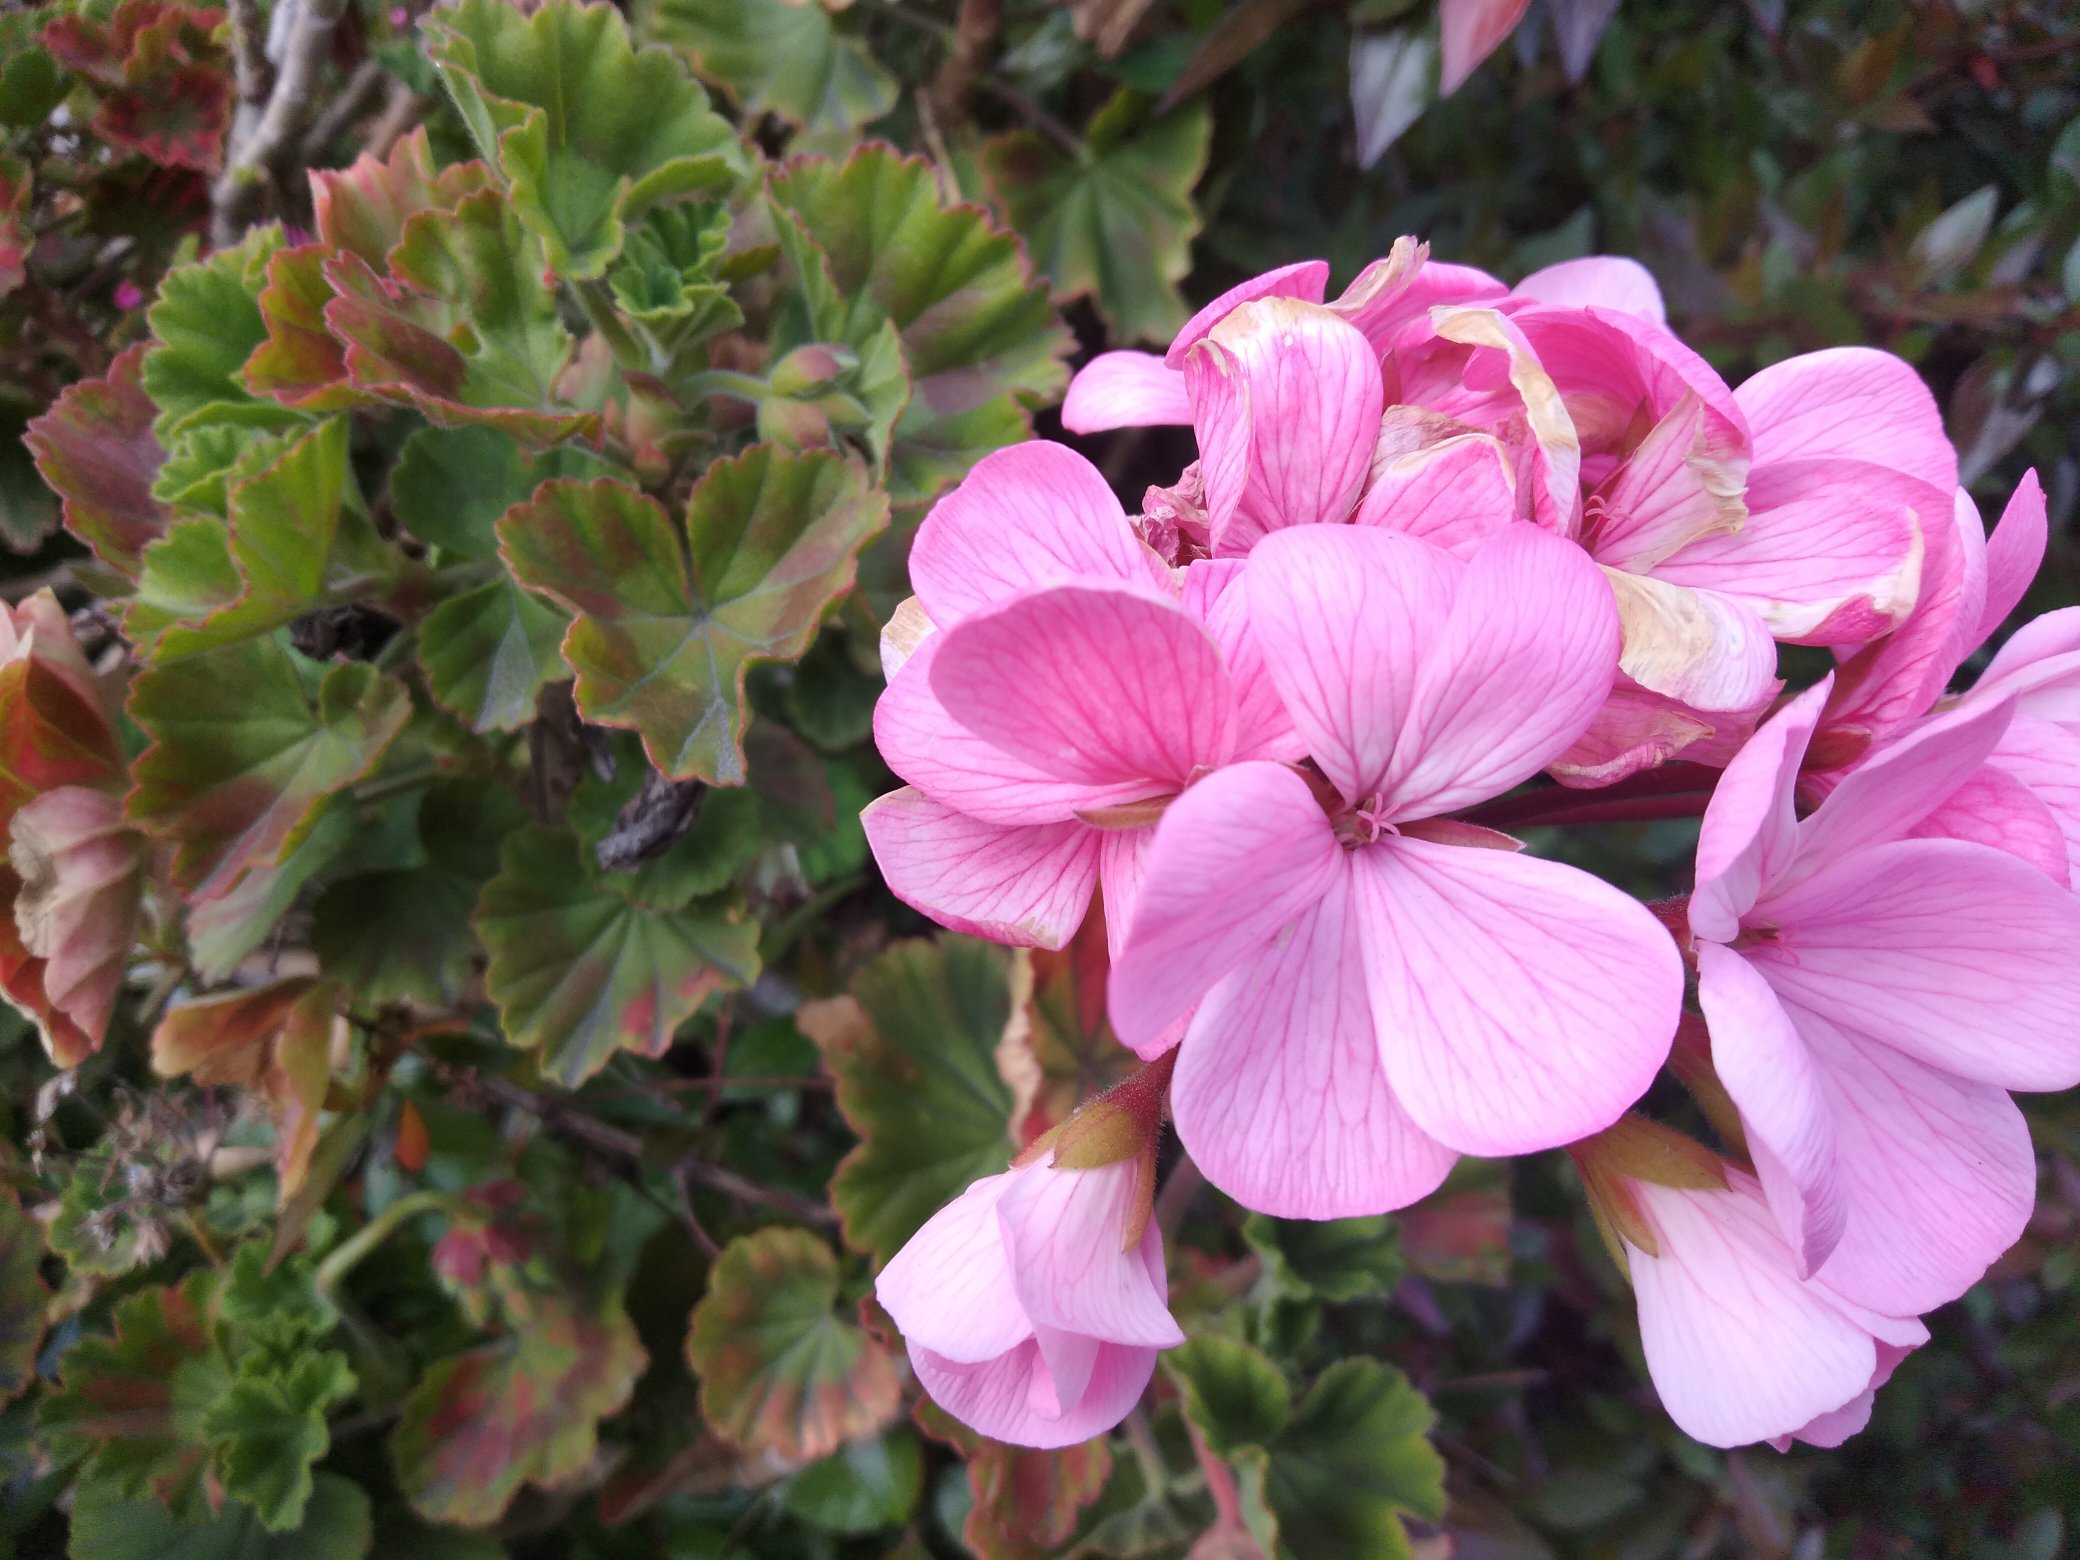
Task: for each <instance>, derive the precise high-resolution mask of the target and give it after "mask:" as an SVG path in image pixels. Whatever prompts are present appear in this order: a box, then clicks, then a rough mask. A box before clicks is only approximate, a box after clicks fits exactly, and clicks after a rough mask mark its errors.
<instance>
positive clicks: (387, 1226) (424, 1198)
mask: <svg viewBox="0 0 2080 1560" xmlns="http://www.w3.org/2000/svg"><path fill="white" fill-rule="evenodd" d="M422 1213H445V1214H447V1215H448V1216H449V1217H450V1218H453V1219H457V1220H472V1221H473V1220H475V1219H476V1218H477V1217H478V1216H479V1215H478V1211H477V1210H476V1209H474V1208H472V1207H471V1206H470V1205H469V1204H468V1203H465V1202H463V1201H461V1200H460V1199H459V1198H455V1197H451V1196H450V1195H449V1194H448V1193H446V1192H437V1191H434V1190H433V1189H432V1188H430V1187H426V1188H421V1189H420V1190H419V1191H416V1192H407V1193H405V1194H404V1196H402V1197H400V1198H398V1199H397V1201H396V1202H394V1203H392V1204H391V1205H390V1206H389V1207H387V1208H385V1209H384V1210H383V1211H382V1212H381V1213H379V1214H377V1215H376V1216H375V1217H374V1218H373V1219H370V1220H369V1221H368V1223H366V1224H364V1225H362V1226H361V1228H360V1229H358V1230H356V1231H355V1232H354V1233H353V1234H352V1235H350V1236H348V1237H347V1239H345V1240H344V1241H342V1242H340V1244H339V1245H337V1246H335V1247H333V1248H332V1250H331V1251H330V1252H329V1253H327V1254H326V1257H325V1259H324V1260H323V1261H322V1262H320V1263H319V1264H318V1271H317V1273H316V1275H315V1276H314V1279H313V1282H315V1284H316V1285H317V1289H318V1293H319V1294H321V1295H325V1296H327V1297H328V1298H329V1297H330V1296H331V1294H332V1292H333V1291H334V1290H335V1289H337V1288H339V1285H340V1281H341V1280H342V1279H344V1278H345V1277H346V1276H347V1274H348V1273H349V1272H351V1271H352V1270H353V1268H354V1265H355V1264H356V1263H357V1262H359V1261H360V1260H361V1259H362V1258H363V1257H365V1256H367V1255H368V1254H369V1253H370V1252H371V1251H373V1250H375V1249H376V1247H378V1246H380V1245H381V1244H382V1243H383V1242H384V1241H386V1240H388V1239H389V1238H390V1237H391V1236H392V1235H394V1234H395V1233H397V1230H398V1227H399V1226H400V1225H402V1224H404V1223H406V1222H407V1221H408V1220H411V1219H416V1218H418V1217H419V1215H421V1214H422Z"/></svg>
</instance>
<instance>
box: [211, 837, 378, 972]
mask: <svg viewBox="0 0 2080 1560" xmlns="http://www.w3.org/2000/svg"><path fill="white" fill-rule="evenodd" d="M353 838H354V807H353V804H352V803H351V802H349V801H347V800H346V799H345V798H343V797H340V796H336V795H335V796H333V797H331V798H329V799H328V800H327V801H326V802H325V803H324V804H323V805H321V806H320V807H319V809H318V815H317V817H316V818H315V819H313V820H312V822H311V826H310V828H309V830H308V831H306V832H305V834H304V836H303V838H302V839H300V840H298V841H297V842H296V843H295V844H294V845H293V846H291V847H290V848H289V850H288V852H287V853H286V854H284V856H283V857H282V859H281V861H280V862H279V863H278V864H277V865H275V866H271V867H253V868H250V869H249V870H248V871H247V872H246V874H245V876H244V877H242V878H240V879H239V880H238V883H237V885H236V886H235V887H233V888H232V890H231V892H229V893H228V894H225V895H223V896H222V897H220V898H217V899H212V900H210V901H208V902H207V903H205V904H200V905H194V906H191V907H190V908H189V910H188V953H189V956H190V958H191V959H192V960H193V962H194V965H195V973H196V974H197V975H199V976H201V977H202V980H203V982H204V983H205V984H206V985H215V984H217V983H218V982H220V981H223V980H225V979H227V978H229V976H230V974H231V972H232V971H233V970H235V969H237V968H238V966H239V965H240V964H241V963H242V962H243V961H244V960H245V957H246V955H247V954H249V953H251V952H252V951H253V950H254V949H255V948H257V947H259V946H260V944H261V943H262V942H264V941H266V939H267V935H268V933H270V932H272V931H273V930H274V929H275V927H276V926H278V925H280V924H281V919H282V917H283V916H285V915H287V914H288V913H289V908H290V906H292V905H294V904H295V903H296V900H297V897H298V896H299V895H300V894H301V893H302V892H303V890H304V887H305V885H306V884H308V883H309V882H310V881H311V880H312V879H313V878H315V877H317V876H318V875H319V874H320V873H322V872H323V871H324V870H325V869H326V868H327V867H329V866H331V865H332V864H333V862H335V861H336V860H338V859H339V856H340V853H341V852H342V851H344V850H345V849H346V848H347V846H348V845H349V844H350V843H351V842H352V841H353Z"/></svg>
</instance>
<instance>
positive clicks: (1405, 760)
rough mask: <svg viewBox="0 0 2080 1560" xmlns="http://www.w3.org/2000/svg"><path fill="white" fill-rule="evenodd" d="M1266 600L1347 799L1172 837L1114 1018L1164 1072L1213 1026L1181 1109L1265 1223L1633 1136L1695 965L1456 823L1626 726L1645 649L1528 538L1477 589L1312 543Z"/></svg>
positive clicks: (1284, 556) (1207, 787)
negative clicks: (1610, 698) (1624, 645)
mask: <svg viewBox="0 0 2080 1560" xmlns="http://www.w3.org/2000/svg"><path fill="white" fill-rule="evenodd" d="M1243 586H1244V590H1245V592H1246V595H1247V598H1248V607H1249V617H1250V623H1251V627H1252V629H1253V630H1254V632H1255V634H1256V636H1257V642H1258V643H1259V645H1261V646H1262V648H1263V652H1264V655H1265V658H1266V661H1267V663H1268V665H1269V668H1270V673H1271V677H1272V680H1273V681H1274V682H1275V683H1276V684H1277V686H1278V690H1279V692H1280V694H1281V695H1282V696H1283V698H1284V701H1285V705H1286V708H1287V710H1288V712H1289V713H1290V714H1291V716H1292V719H1293V723H1294V725H1295V726H1296V727H1297V728H1298V731H1299V733H1300V735H1301V737H1302V738H1303V740H1304V741H1305V743H1306V747H1307V751H1308V752H1309V753H1310V754H1311V755H1312V757H1313V759H1314V762H1315V764H1316V765H1317V766H1318V769H1319V773H1320V778H1319V779H1318V780H1315V779H1310V778H1309V777H1308V776H1307V775H1305V774H1303V773H1302V772H1300V771H1298V770H1296V769H1295V768H1292V767H1290V766H1287V765H1283V764H1277V763H1271V762H1264V761H1253V762H1238V763H1233V764H1230V765H1228V766H1226V767H1224V768H1222V769H1220V770H1218V771H1216V772H1214V773H1212V774H1210V775H1207V776H1206V777H1204V778H1202V779H1200V780H1198V781H1197V782H1196V783H1195V784H1193V785H1192V786H1191V787H1190V788H1189V789H1188V790H1186V791H1185V792H1184V794H1183V795H1182V796H1180V797H1179V798H1178V799H1177V800H1176V801H1174V802H1172V803H1171V804H1170V806H1169V808H1168V809H1167V811H1165V813H1164V815H1163V817H1162V820H1161V822H1160V823H1159V824H1158V825H1157V826H1156V829H1155V834H1154V842H1153V844H1152V845H1151V846H1150V847H1149V849H1148V851H1147V855H1146V860H1145V876H1144V878H1143V881H1142V883H1141V888H1140V897H1139V899H1138V901H1137V904H1136V908H1135V912H1134V916H1133V920H1132V923H1131V925H1130V927H1129V929H1128V931H1127V935H1126V938H1125V941H1124V945H1123V947H1122V948H1121V950H1120V952H1119V954H1118V956H1117V958H1116V960H1115V963H1114V967H1113V972H1112V982H1111V988H1110V1010H1111V1016H1112V1020H1113V1024H1114V1027H1115V1029H1116V1031H1117V1032H1118V1034H1119V1036H1120V1038H1121V1039H1123V1040H1124V1041H1126V1042H1127V1043H1128V1044H1130V1045H1133V1046H1136V1047H1137V1048H1140V1049H1142V1050H1143V1052H1144V1054H1147V1052H1148V1051H1149V1050H1151V1049H1154V1048H1157V1047H1160V1046H1161V1045H1162V1044H1163V1043H1164V1042H1165V1041H1166V1039H1167V1037H1168V1035H1169V1033H1170V1032H1171V1026H1172V1025H1173V1024H1174V1023H1175V1022H1176V1021H1177V1020H1178V1019H1179V1018H1180V1017H1181V1016H1182V1015H1183V1014H1185V1013H1186V1012H1187V1011H1189V1010H1191V1009H1192V1007H1193V1005H1194V1004H1195V1003H1196V1004H1198V1006H1197V1011H1196V1013H1195V1014H1194V1016H1193V1017H1192V1019H1191V1022H1190V1027H1189V1030H1188V1032H1187V1033H1186V1034H1185V1037H1184V1039H1183V1042H1182V1047H1183V1048H1182V1050H1181V1051H1180V1052H1179V1053H1178V1061H1177V1071H1176V1074H1175V1076H1174V1079H1173V1081H1172V1086H1171V1108H1172V1110H1173V1112H1174V1114H1175V1118H1176V1122H1177V1128H1178V1131H1179V1133H1180V1135H1181V1136H1182V1137H1183V1139H1184V1141H1185V1145H1186V1147H1187V1148H1189V1149H1190V1150H1191V1152H1192V1154H1193V1157H1194V1158H1195V1159H1196V1160H1197V1162H1198V1163H1199V1165H1200V1167H1201V1168H1202V1169H1203V1170H1204V1171H1205V1172H1206V1174H1207V1176H1208V1178H1209V1179H1211V1180H1212V1181H1213V1182H1214V1183H1215V1184H1216V1185H1218V1186H1220V1187H1221V1188H1222V1189H1224V1190H1226V1191H1228V1192H1229V1193H1230V1194H1231V1195H1233V1196H1235V1197H1237V1198H1238V1199H1240V1200H1241V1201H1243V1202H1244V1203H1246V1204H1247V1205H1248V1206H1250V1207H1252V1208H1257V1209H1260V1210H1263V1211H1266V1212H1270V1213H1276V1214H1281V1215H1287V1216H1295V1217H1303V1218H1330V1217H1336V1216H1340V1215H1345V1214H1356V1213H1367V1212H1377V1211H1381V1210H1384V1209H1389V1208H1395V1207H1400V1206H1403V1205H1405V1204H1407V1203H1409V1202H1412V1201H1414V1200H1415V1199H1417V1198H1419V1197H1421V1196H1423V1195H1424V1194H1425V1193H1427V1192H1429V1191H1430V1190H1431V1189H1433V1188H1434V1187H1435V1186H1436V1185H1437V1184H1438V1182H1439V1181H1441V1180H1442V1179H1443V1177H1444V1174H1445V1172H1446V1171H1447V1170H1448V1169H1449V1168H1450V1166H1451V1163H1452V1161H1453V1158H1454V1157H1455V1156H1456V1155H1457V1154H1458V1153H1462V1152H1463V1153H1477V1154H1507V1153H1518V1152H1525V1151H1528V1150H1531V1149H1536V1148H1542V1147H1548V1146H1551V1145H1554V1144H1557V1143H1562V1142H1567V1141H1570V1140H1572V1139H1574V1138H1578V1137H1581V1136H1583V1135H1584V1134H1585V1133H1588V1132H1592V1131H1595V1130H1597V1129H1599V1128H1601V1127H1603V1126H1606V1125H1608V1124H1609V1123H1610V1122H1611V1121H1612V1120H1614V1119H1615V1118H1616V1117H1617V1116H1618V1115H1619V1114H1620V1113H1621V1112H1622V1111H1623V1110H1624V1109H1625V1107H1626V1106H1627V1105H1629V1104H1631V1103H1632V1101H1633V1100H1635V1099H1636V1098H1638V1096H1639V1094H1640V1093H1641V1092H1642V1091H1643V1090H1644V1089H1645V1087H1646V1086H1647V1084H1648V1082H1649V1081H1650V1080H1651V1079H1652V1077H1653V1074H1654V1071H1655V1069H1656V1068H1657V1067H1658V1066H1659V1064H1660V1062H1661V1060H1662V1058H1663V1057H1664V1056H1665V1055H1666V1053H1667V1050H1668V1044H1669V1039H1670V1036H1671V1034H1672V1033H1673V1031H1674V1028H1675V1023H1676V1016H1677V1009H1678V1005H1679V1003H1680V1000H1681V988H1682V973H1681V968H1680V963H1679V960H1678V958H1677V956H1676V950H1675V947H1674V945H1673V943H1672V942H1671V941H1670V940H1669V938H1668V936H1667V934H1666V933H1665V932H1664V931H1663V930H1662V929H1661V927H1660V925H1659V924H1658V923H1657V922H1656V921H1655V919H1654V918H1653V916H1652V915H1650V914H1649V913H1648V912H1647V911H1646V909H1645V908H1644V907H1642V906H1641V905H1639V904H1638V903H1637V902H1636V901H1634V900H1633V899H1631V898H1630V897H1629V896H1627V895H1625V894H1623V893H1620V892H1619V891H1618V890H1616V889H1614V888H1612V887H1610V886H1609V885H1607V884H1605V883H1602V882H1600V881H1598V880H1597V879H1595V878H1592V877H1590V876H1588V875H1587V874H1585V873H1582V872H1578V871H1576V870H1574V869H1573V868H1570V867H1565V866H1561V865H1559V864H1557V863H1554V862H1549V861H1541V860H1537V859H1535V858H1531V857H1527V856H1522V855H1519V854H1517V853H1516V842H1514V841H1512V840H1508V839H1506V838H1505V837H1503V836H1499V835H1495V834H1492V833H1490V832H1488V831H1486V830H1482V829H1476V828H1471V827H1469V826H1467V825H1464V824H1457V823H1452V822H1450V821H1448V820H1446V818H1445V815H1447V814H1449V813H1451V812H1453V811H1455V810H1456V809H1459V808H1462V807H1466V806H1468V805H1471V804H1472V803H1475V802H1478V801H1481V800H1484V799H1486V798H1488V797H1492V796H1495V795H1498V794H1500V793H1501V792H1503V791H1505V790H1508V789H1509V788H1510V787H1512V786H1514V785H1516V784H1517V783H1518V782H1519V781H1522V780H1524V779H1526V778H1527V777H1529V776H1530V775H1533V774H1535V773H1537V772H1538V770H1539V769H1540V768H1542V767H1543V766H1544V765H1545V764H1546V763H1547V762H1549V761H1550V760H1551V758H1552V756H1553V754H1554V753H1555V752H1557V751H1559V750H1560V749H1562V748H1564V747H1565V746H1566V745H1567V744H1568V743H1569V742H1571V741H1573V740H1574V738H1575V736H1576V735H1577V734H1578V733H1579V732H1580V730H1581V728H1582V726H1583V725H1584V724H1586V723H1587V721H1588V720H1589V719H1590V718H1591V717H1592V716H1593V715H1594V713H1595V711H1596V709H1597V707H1598V706H1599V705H1600V704H1601V702H1602V700H1603V698H1604V695H1605V692H1606V691H1607V690H1608V688H1609V685H1610V678H1611V673H1612V668H1613V666H1614V663H1615V661H1616V658H1617V648H1618V625H1617V615H1616V612H1615V610H1614V609H1613V607H1612V605H1611V599H1610V593H1609V591H1608V590H1607V589H1606V588H1605V587H1604V585H1603V583H1602V581H1601V579H1600V578H1599V576H1598V574H1597V572H1596V570H1595V568H1594V567H1593V566H1592V565H1591V564H1589V562H1588V561H1587V559H1586V558H1584V557H1583V556H1582V554H1581V552H1580V550H1579V549H1577V548H1574V547H1572V546H1570V545H1569V544H1567V543H1565V542H1562V541H1560V540H1559V539H1557V538H1554V537H1551V536H1548V535H1545V534H1543V533H1541V532H1540V531H1538V530H1537V529H1535V528H1534V527H1531V526H1525V525H1513V526H1510V527H1509V528H1507V529H1506V530H1505V531H1503V532H1502V533H1501V534H1499V535H1498V536H1496V537H1495V538H1494V539H1493V540H1491V541H1489V542H1487V543H1486V544H1484V545H1483V546H1482V547H1480V548H1479V549H1478V550H1477V551H1476V552H1475V553H1474V555H1473V557H1472V559H1471V561H1470V562H1462V561H1461V560H1459V559H1458V558H1456V557H1454V556H1453V555H1452V554H1450V553H1448V552H1445V551H1443V550H1442V549H1439V548H1437V547H1433V546H1431V545H1429V544H1428V543H1425V542H1421V541H1418V540H1416V539H1414V538H1412V537H1408V536H1401V535H1396V534H1393V533H1391V532H1385V531H1378V530H1373V529H1371V528H1368V527H1336V528H1326V527H1305V528H1299V529H1292V530H1286V531H1281V532H1279V533H1277V534H1276V535H1273V536H1271V537H1269V538H1268V539H1267V540H1265V541H1264V542H1263V543H1262V545H1260V546H1259V547H1258V548H1257V549H1256V551H1255V552H1254V553H1253V555H1252V557H1251V559H1250V562H1249V565H1248V569H1247V571H1246V573H1245V576H1244V581H1243ZM1202 999H1203V1000H1202Z"/></svg>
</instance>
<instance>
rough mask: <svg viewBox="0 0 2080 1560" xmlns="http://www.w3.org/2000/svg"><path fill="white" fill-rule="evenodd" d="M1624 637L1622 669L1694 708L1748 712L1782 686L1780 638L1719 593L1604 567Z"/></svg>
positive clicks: (1645, 685)
mask: <svg viewBox="0 0 2080 1560" xmlns="http://www.w3.org/2000/svg"><path fill="white" fill-rule="evenodd" d="M1604 572H1605V573H1606V575H1607V576H1608V578H1609V582H1610V587H1611V594H1612V595H1613V596H1614V597H1615V598H1616V600H1617V604H1618V621H1619V624H1620V627H1621V630H1622V633H1623V636H1624V652H1623V654H1622V655H1621V656H1620V658H1619V661H1618V667H1619V670H1621V671H1622V672H1624V674H1625V675H1626V676H1627V677H1629V678H1631V679H1632V681H1633V682H1635V683H1637V684H1639V686H1641V687H1642V688H1645V689H1646V690H1648V691H1649V692H1650V693H1658V694H1661V695H1663V696H1665V697H1667V698H1669V699H1672V700H1674V701H1675V702H1676V703H1678V704H1680V705H1683V706H1685V707H1687V708H1689V709H1695V710H1718V711H1728V710H1750V709H1753V708H1755V707H1756V705H1758V704H1761V703H1764V702H1766V701H1767V700H1768V699H1769V697H1770V695H1771V691H1772V690H1773V689H1774V688H1775V687H1776V686H1777V642H1776V640H1774V639H1772V638H1771V637H1770V632H1769V630H1768V629H1767V628H1765V627H1764V626H1763V624H1762V619H1761V618H1760V617H1758V616H1756V614H1755V611H1754V609H1753V608H1752V607H1749V606H1747V605H1746V604H1744V603H1742V602H1739V601H1736V600H1734V599H1733V598H1732V597H1731V596H1722V595H1720V594H1719V593H1718V592H1717V591H1712V590H1694V589H1692V588H1691V587H1689V586H1687V585H1672V584H1670V583H1668V582H1667V581H1666V580H1659V579H1654V578H1652V577H1651V576H1644V575H1638V574H1628V573H1626V572H1624V571H1623V570H1620V569H1606V570H1605V571H1604Z"/></svg>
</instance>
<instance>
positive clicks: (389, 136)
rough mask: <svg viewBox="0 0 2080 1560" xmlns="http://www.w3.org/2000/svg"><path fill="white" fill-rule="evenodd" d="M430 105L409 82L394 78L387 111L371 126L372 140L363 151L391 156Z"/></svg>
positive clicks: (363, 146) (368, 141)
mask: <svg viewBox="0 0 2080 1560" xmlns="http://www.w3.org/2000/svg"><path fill="white" fill-rule="evenodd" d="M430 106H431V105H430V104H429V103H428V102H427V100H426V99H425V98H423V97H421V96H420V95H419V94H418V93H417V92H414V91H413V90H412V89H411V87H410V86H409V85H408V84H407V83H405V82H403V81H400V80H397V79H395V78H392V80H391V82H390V96H389V97H388V98H387V99H386V100H385V101H384V104H383V111H382V113H380V114H378V115H377V116H376V121H375V123H374V124H372V125H370V126H369V127H368V139H367V140H366V141H364V142H363V143H362V146H361V150H362V151H363V153H365V154H366V155H368V156H370V157H374V158H377V159H381V158H385V157H388V156H389V155H390V148H391V147H393V146H395V145H396V144H397V143H398V141H399V140H401V139H402V138H403V137H404V135H405V133H406V132H407V131H409V130H410V129H411V128H412V126H414V125H416V124H417V123H418V122H419V121H420V120H421V119H423V118H424V117H425V115H426V110H427V109H428V108H429V107H430Z"/></svg>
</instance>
